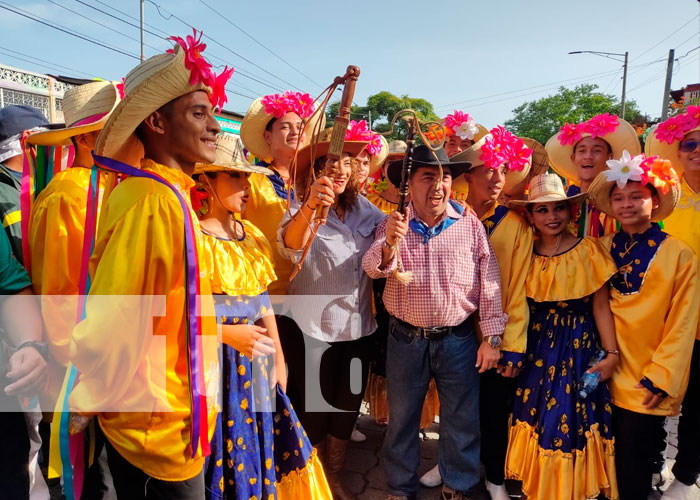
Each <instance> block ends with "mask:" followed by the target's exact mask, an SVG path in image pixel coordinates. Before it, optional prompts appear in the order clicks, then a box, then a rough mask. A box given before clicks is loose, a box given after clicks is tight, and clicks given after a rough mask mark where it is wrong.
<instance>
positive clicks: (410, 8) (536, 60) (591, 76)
mask: <svg viewBox="0 0 700 500" xmlns="http://www.w3.org/2000/svg"><path fill="white" fill-rule="evenodd" d="M154 2H155V3H154ZM107 4H110V5H118V7H117V8H118V9H120V10H121V11H123V12H124V13H126V14H128V15H130V16H133V18H136V20H134V19H129V18H126V17H125V16H124V15H123V14H122V13H120V12H117V11H115V10H113V9H112V8H110V7H108V6H107ZM156 4H158V5H160V6H161V9H160V13H159V11H158V9H157V8H156ZM206 4H208V5H210V6H211V7H213V8H214V9H216V10H217V11H219V13H220V14H221V15H219V14H217V13H215V12H213V11H212V10H211V9H210V8H209V7H207V5H206ZM3 6H4V7H10V8H19V9H22V10H23V11H24V12H26V13H27V14H30V15H33V16H39V17H41V18H43V19H45V20H46V21H47V22H49V23H52V24H55V25H58V26H60V27H63V28H67V29H69V30H71V31H73V32H77V33H79V34H81V35H82V36H85V37H87V38H91V39H93V40H97V41H99V42H100V43H103V44H105V45H109V46H111V47H114V48H118V49H119V50H121V51H123V52H126V53H127V54H129V55H131V56H138V55H139V54H140V49H139V29H138V27H137V26H136V25H138V16H139V0H121V1H120V2H114V1H113V0H12V1H11V2H4V1H0V22H1V23H2V27H3V29H2V30H0V63H3V64H7V65H10V66H15V67H19V68H23V69H29V70H32V71H36V72H40V73H53V74H56V73H59V74H64V75H68V76H77V77H88V76H90V77H95V76H96V77H101V78H108V79H113V80H118V79H121V77H122V76H124V75H126V73H127V72H128V71H129V70H130V69H131V68H133V67H134V66H135V65H136V64H137V62H138V60H137V59H135V58H133V57H129V56H128V55H125V54H121V53H117V52H114V51H112V50H109V49H107V48H103V47H101V46H98V45H95V44H93V43H90V42H87V41H84V40H81V39H78V38H75V37H73V36H70V35H68V34H65V33H62V32H60V31H57V30H55V29H53V28H51V27H48V26H45V25H42V24H40V23H38V22H36V21H33V20H30V19H27V18H24V17H21V16H19V15H17V14H14V13H11V12H9V11H8V10H6V9H4V8H2V7H3ZM90 6H93V7H96V8H98V9H100V10H103V11H104V12H105V13H102V12H98V11H97V10H95V9H93V8H91V7H90ZM66 9H70V10H72V11H75V12H76V13H79V14H82V15H83V16H85V17H87V18H89V19H86V18H85V17H81V16H80V15H78V14H75V13H72V12H69V11H68V10H66ZM144 10H145V20H146V23H147V26H146V29H147V30H148V31H152V32H153V33H155V34H157V35H159V36H160V37H161V38H159V37H158V36H154V35H152V34H150V33H146V35H145V42H146V44H147V45H148V46H147V47H146V56H147V57H148V56H151V55H154V54H156V53H158V52H161V51H163V50H165V49H166V48H167V47H168V43H167V42H166V41H165V40H164V39H163V37H164V36H166V35H164V34H177V35H180V36H183V37H184V36H185V35H186V34H188V33H189V32H190V29H189V28H187V26H186V25H185V24H183V22H182V21H180V20H178V19H177V18H180V19H181V20H183V21H185V22H187V23H188V24H191V25H194V26H196V27H197V28H198V29H202V30H204V33H205V35H208V36H210V37H211V38H213V39H214V40H215V41H216V42H213V41H211V40H206V41H207V43H208V47H207V50H206V52H205V55H206V56H208V57H209V58H210V60H212V62H214V64H215V65H218V64H223V62H226V63H228V64H229V65H233V66H234V67H235V68H236V74H235V75H234V77H233V79H232V81H231V83H230V84H229V88H230V89H231V90H232V91H235V92H237V93H239V94H243V95H236V94H234V93H229V103H228V105H227V106H226V108H228V109H231V110H234V111H240V112H245V110H246V109H247V108H248V105H249V104H250V102H251V100H252V99H251V97H258V96H261V95H265V94H269V93H274V92H276V89H281V90H285V89H287V88H291V87H292V86H295V87H298V88H300V89H303V90H305V91H308V92H309V93H311V94H313V95H316V94H318V93H319V92H320V91H321V90H322V87H325V86H326V85H328V84H330V83H331V81H332V79H333V77H334V76H336V75H340V74H343V73H344V70H345V68H346V66H347V65H348V64H354V65H357V66H359V67H360V69H361V75H360V79H359V80H358V83H357V89H356V94H355V102H356V103H358V104H364V103H365V102H366V98H367V96H369V95H372V94H374V93H376V92H379V91H382V90H387V91H389V92H392V93H394V94H399V95H400V94H408V95H410V96H412V97H422V98H424V99H427V100H429V101H430V102H432V103H433V105H434V106H435V108H436V111H437V113H438V114H439V115H440V116H444V115H445V114H447V113H450V112H452V110H454V109H461V110H463V111H466V112H468V113H470V114H471V115H473V116H474V117H475V118H476V119H477V121H479V122H481V123H483V124H484V125H486V126H488V127H491V126H494V125H496V124H500V123H503V122H504V121H505V120H507V119H508V118H509V117H510V116H511V111H512V109H513V108H515V107H516V106H518V105H520V104H522V103H523V102H525V101H528V100H533V99H537V98H540V97H544V96H546V95H549V94H552V93H554V92H556V88H557V87H558V86H559V85H567V86H572V87H573V86H574V85H576V84H577V83H595V84H598V85H599V87H600V89H601V90H603V91H605V92H606V93H611V94H615V95H618V96H619V94H620V92H621V89H622V79H621V77H622V63H621V62H618V61H616V60H611V59H608V58H604V57H599V56H595V55H592V54H579V55H568V54H567V53H568V52H571V51H577V50H591V51H603V52H617V53H624V52H625V51H629V61H630V62H629V72H628V83H627V90H628V98H630V99H634V100H636V101H637V103H638V104H639V107H640V109H641V110H642V111H643V112H645V113H648V114H650V115H651V116H652V117H657V116H659V114H660V110H661V103H662V96H663V88H664V78H665V71H666V61H667V58H668V50H669V49H671V48H674V49H676V54H675V57H676V58H677V59H678V60H677V61H676V63H675V65H676V66H675V70H674V74H673V82H672V88H674V89H677V88H681V87H683V86H685V85H687V84H691V83H698V82H700V48H699V47H700V3H699V2H698V0H663V1H662V0H614V1H613V0H587V1H585V2H573V1H562V0H542V1H538V0H531V1H527V2H526V1H522V0H500V1H494V0H491V1H484V2H474V1H469V0H462V1H442V2H426V1H420V2H418V1H413V0H407V1H403V2H398V1H390V0H371V1H370V0H354V1H352V2H344V3H340V2H333V1H320V0H312V1H304V0H298V1H295V2H281V1H278V0H257V1H231V0H227V1H224V0H153V1H151V0H147V1H146V2H145V7H144ZM106 13H107V14H112V15H114V16H117V17H120V18H124V19H126V20H128V21H129V22H130V23H133V24H134V25H135V26H130V25H128V24H126V23H123V22H120V21H118V20H117V19H114V18H113V17H110V16H109V15H107V14H106ZM171 16H172V17H171ZM98 23H101V24H102V25H104V26H101V25H100V24H98ZM231 23H233V24H235V25H237V26H238V27H239V28H240V29H242V30H244V31H245V32H247V33H248V34H249V35H250V36H247V35H246V34H245V33H243V32H242V31H241V30H239V29H238V28H236V27H235V26H233V24H231ZM149 25H150V26H149ZM217 42H218V43H217ZM40 60H43V61H47V62H48V63H47V62H42V61H40ZM49 63H52V64H54V65H60V66H59V67H56V66H51V65H50V64H49Z"/></svg>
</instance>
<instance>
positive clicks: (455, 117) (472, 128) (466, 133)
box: [445, 109, 479, 140]
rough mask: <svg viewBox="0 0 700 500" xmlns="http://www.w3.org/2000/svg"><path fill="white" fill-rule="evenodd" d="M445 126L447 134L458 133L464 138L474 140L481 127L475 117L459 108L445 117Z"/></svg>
mask: <svg viewBox="0 0 700 500" xmlns="http://www.w3.org/2000/svg"><path fill="white" fill-rule="evenodd" d="M445 128H446V129H447V135H456V136H458V137H459V138H460V139H462V140H464V139H469V140H474V137H475V136H476V134H478V133H479V127H478V126H477V125H476V121H475V120H474V118H472V117H471V116H469V114H468V113H464V112H463V111H459V110H457V109H456V110H455V111H454V112H453V113H452V114H450V115H447V116H446V117H445Z"/></svg>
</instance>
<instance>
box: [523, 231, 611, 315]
mask: <svg viewBox="0 0 700 500" xmlns="http://www.w3.org/2000/svg"><path fill="white" fill-rule="evenodd" d="M616 272H617V267H615V262H613V260H612V257H610V254H609V253H608V252H607V251H606V250H605V247H604V246H603V245H601V244H600V243H599V241H598V240H596V239H595V238H592V237H589V236H587V237H585V238H582V239H581V240H580V241H579V242H578V243H577V244H576V245H575V246H574V247H573V248H571V249H570V250H567V251H566V252H564V253H561V254H559V255H554V256H552V257H549V256H546V255H538V254H536V253H535V252H533V253H532V260H531V261H530V270H529V271H528V274H527V286H526V294H527V296H528V297H530V298H531V299H533V300H534V301H535V302H558V301H562V300H574V299H582V298H584V297H588V296H589V295H591V294H593V293H595V292H597V291H598V290H600V288H601V287H602V286H603V285H605V283H607V281H608V280H609V279H610V278H611V277H612V275H613V274H615V273H616Z"/></svg>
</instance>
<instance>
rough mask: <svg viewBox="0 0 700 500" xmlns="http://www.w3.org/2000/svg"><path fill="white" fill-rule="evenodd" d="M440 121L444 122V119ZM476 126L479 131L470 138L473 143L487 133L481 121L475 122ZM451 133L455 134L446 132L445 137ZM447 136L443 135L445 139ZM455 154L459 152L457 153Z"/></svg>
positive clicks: (487, 130)
mask: <svg viewBox="0 0 700 500" xmlns="http://www.w3.org/2000/svg"><path fill="white" fill-rule="evenodd" d="M442 123H443V124H444V123H445V120H443V121H442ZM476 128H478V129H479V131H478V132H477V133H476V134H474V138H473V139H472V141H474V142H475V143H476V142H478V141H480V140H481V139H482V138H483V137H484V136H486V135H487V134H488V133H489V129H487V128H486V127H484V126H483V125H482V124H481V123H477V124H476ZM451 135H455V134H447V137H450V136H451ZM447 137H445V139H447ZM457 154H460V153H457ZM455 156H456V155H455Z"/></svg>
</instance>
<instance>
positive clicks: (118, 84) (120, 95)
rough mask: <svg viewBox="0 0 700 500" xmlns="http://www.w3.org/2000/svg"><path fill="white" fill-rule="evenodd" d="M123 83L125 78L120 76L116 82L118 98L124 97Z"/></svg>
mask: <svg viewBox="0 0 700 500" xmlns="http://www.w3.org/2000/svg"><path fill="white" fill-rule="evenodd" d="M124 83H126V79H125V78H124V77H123V76H122V81H121V82H119V83H117V85H116V87H117V92H119V99H124Z"/></svg>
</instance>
